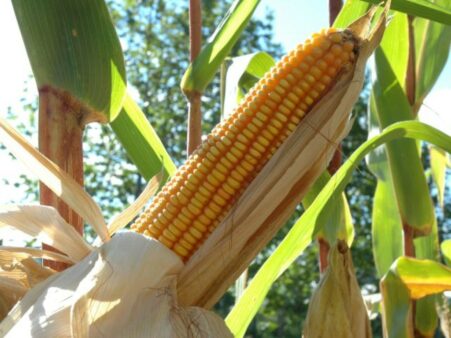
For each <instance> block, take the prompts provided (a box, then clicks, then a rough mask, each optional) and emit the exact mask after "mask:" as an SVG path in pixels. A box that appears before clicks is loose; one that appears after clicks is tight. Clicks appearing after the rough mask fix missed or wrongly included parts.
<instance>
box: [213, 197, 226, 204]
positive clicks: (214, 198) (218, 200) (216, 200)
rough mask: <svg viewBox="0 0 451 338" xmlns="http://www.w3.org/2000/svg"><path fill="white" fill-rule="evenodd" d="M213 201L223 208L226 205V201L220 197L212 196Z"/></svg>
mask: <svg viewBox="0 0 451 338" xmlns="http://www.w3.org/2000/svg"><path fill="white" fill-rule="evenodd" d="M213 201H215V202H216V203H218V204H219V205H221V206H224V205H226V204H227V201H226V200H225V199H224V198H222V197H221V196H220V195H214V196H213Z"/></svg>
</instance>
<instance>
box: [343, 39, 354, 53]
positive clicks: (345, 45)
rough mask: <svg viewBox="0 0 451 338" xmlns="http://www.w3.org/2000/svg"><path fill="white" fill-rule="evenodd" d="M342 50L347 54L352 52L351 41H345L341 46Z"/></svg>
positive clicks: (352, 44)
mask: <svg viewBox="0 0 451 338" xmlns="http://www.w3.org/2000/svg"><path fill="white" fill-rule="evenodd" d="M343 49H344V50H345V51H347V52H351V51H353V50H354V43H353V42H352V41H346V42H345V43H344V44H343Z"/></svg>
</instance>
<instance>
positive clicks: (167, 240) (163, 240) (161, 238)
mask: <svg viewBox="0 0 451 338" xmlns="http://www.w3.org/2000/svg"><path fill="white" fill-rule="evenodd" d="M158 240H159V241H160V243H163V244H164V245H165V246H166V247H168V248H169V249H170V248H171V247H172V245H173V242H171V241H170V240H169V239H167V238H166V237H165V236H164V235H160V237H158Z"/></svg>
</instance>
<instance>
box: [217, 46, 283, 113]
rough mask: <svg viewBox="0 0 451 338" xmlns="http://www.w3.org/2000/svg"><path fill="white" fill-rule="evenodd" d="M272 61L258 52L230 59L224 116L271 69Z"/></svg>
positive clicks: (267, 55) (268, 56)
mask: <svg viewBox="0 0 451 338" xmlns="http://www.w3.org/2000/svg"><path fill="white" fill-rule="evenodd" d="M274 64H275V61H274V59H273V58H272V57H271V56H270V55H269V54H267V53H264V52H258V53H253V54H248V55H243V56H237V57H234V58H232V59H231V63H230V65H229V67H228V68H227V75H226V83H225V86H226V90H225V99H224V115H225V116H227V114H229V113H231V112H232V111H233V109H234V108H235V107H236V105H237V104H238V102H239V101H240V100H241V99H242V98H243V97H244V94H245V93H247V92H248V91H249V89H250V88H251V87H252V86H253V85H254V84H255V83H256V82H257V81H258V80H259V79H260V78H261V77H262V76H263V75H264V74H265V73H266V72H267V71H268V70H269V69H270V68H271V67H272V66H274Z"/></svg>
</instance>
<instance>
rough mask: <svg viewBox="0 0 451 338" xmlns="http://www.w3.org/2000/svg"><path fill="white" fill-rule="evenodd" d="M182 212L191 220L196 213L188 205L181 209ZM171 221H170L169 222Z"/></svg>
mask: <svg viewBox="0 0 451 338" xmlns="http://www.w3.org/2000/svg"><path fill="white" fill-rule="evenodd" d="M180 214H182V215H183V216H185V217H186V218H188V219H189V220H190V222H191V220H192V219H193V218H194V215H193V213H192V212H191V211H189V210H188V208H187V207H183V209H182V210H180ZM180 214H179V215H180ZM168 223H169V222H168Z"/></svg>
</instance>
